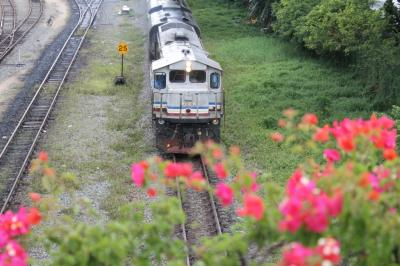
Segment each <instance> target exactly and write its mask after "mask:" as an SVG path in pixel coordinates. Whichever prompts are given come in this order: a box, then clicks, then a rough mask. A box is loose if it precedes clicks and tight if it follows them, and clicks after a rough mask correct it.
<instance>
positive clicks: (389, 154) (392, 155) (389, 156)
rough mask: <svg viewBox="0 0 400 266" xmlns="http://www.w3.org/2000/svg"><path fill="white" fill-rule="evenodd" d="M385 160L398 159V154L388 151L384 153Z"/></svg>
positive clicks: (392, 150)
mask: <svg viewBox="0 0 400 266" xmlns="http://www.w3.org/2000/svg"><path fill="white" fill-rule="evenodd" d="M383 158H385V160H388V161H392V160H394V159H396V158H397V153H396V151H395V150H394V149H386V150H384V151H383Z"/></svg>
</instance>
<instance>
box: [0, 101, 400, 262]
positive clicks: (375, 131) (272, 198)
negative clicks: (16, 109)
mask: <svg viewBox="0 0 400 266" xmlns="http://www.w3.org/2000/svg"><path fill="white" fill-rule="evenodd" d="M395 113H396V114H397V110H396V111H395ZM284 115H285V117H284V118H283V119H280V120H279V122H278V124H279V126H280V127H281V128H282V132H283V133H279V132H275V133H274V134H273V135H272V136H271V137H272V139H273V140H274V141H275V142H277V145H288V146H290V147H292V149H293V152H296V153H299V154H301V155H303V157H304V162H303V163H302V164H301V165H299V166H298V167H297V169H295V170H294V172H293V174H292V176H291V177H290V178H289V179H288V182H287V184H286V187H285V189H284V190H282V189H281V188H280V187H279V186H277V185H276V184H274V183H273V182H271V181H270V179H269V178H268V176H267V175H261V176H260V175H257V174H256V173H254V172H253V171H250V170H248V169H247V168H246V167H245V166H244V163H243V161H242V160H241V158H240V150H239V148H237V147H232V148H231V149H230V150H229V152H224V150H223V149H222V147H220V146H218V145H216V144H214V143H211V142H208V143H203V144H197V145H196V147H195V149H194V151H193V152H194V153H195V154H201V156H203V157H204V158H205V161H206V162H207V164H208V166H209V168H210V169H212V170H213V171H214V172H215V174H216V176H217V177H218V179H219V182H218V184H216V186H212V185H209V184H208V183H207V182H206V181H205V179H204V177H203V176H202V175H201V173H199V172H196V171H194V168H193V166H192V165H191V164H190V163H174V162H170V161H164V160H162V159H161V158H159V157H154V158H151V159H149V160H146V161H142V162H138V163H134V164H133V165H132V168H131V169H132V172H131V177H132V181H133V183H134V184H135V185H136V186H138V187H141V188H144V189H145V190H146V191H147V194H148V196H149V197H156V198H157V199H155V201H152V203H150V206H151V215H152V220H151V221H145V218H144V209H143V206H138V205H135V204H128V206H127V207H126V208H124V209H123V211H122V212H121V215H120V216H119V218H118V219H117V220H114V221H109V222H107V223H106V224H105V225H100V224H97V225H87V224H84V223H82V222H77V219H78V218H79V217H81V215H82V213H83V212H84V211H85V209H86V208H87V203H86V204H84V203H82V200H79V199H77V200H76V201H75V204H73V205H72V206H70V207H67V208H68V210H69V211H66V210H63V211H60V210H57V211H56V212H54V213H53V214H52V215H51V216H47V217H46V219H49V218H50V219H52V218H54V216H55V215H56V213H57V214H58V215H59V214H62V216H61V217H59V216H58V220H59V221H53V223H54V222H55V225H53V226H52V228H50V230H46V232H45V234H43V238H42V240H44V241H46V242H47V244H48V245H47V247H48V249H49V250H51V254H52V255H53V260H52V261H51V265H57V266H58V265H63V266H69V265H71V266H73V265H74V266H75V265H76V266H78V265H80V266H85V265H87V266H89V265H151V264H152V263H154V262H155V263H158V264H161V263H167V264H168V265H184V259H185V256H186V252H187V251H188V249H192V250H194V252H195V254H196V257H197V258H198V265H232V266H235V265H270V264H269V263H268V261H269V259H270V256H271V254H276V252H279V251H280V252H281V256H279V258H278V260H279V261H280V262H279V263H278V265H280V266H292V265H296V266H300V265H302V266H321V265H339V264H340V263H342V262H343V263H348V262H349V261H350V262H351V264H352V265H371V266H372V265H398V264H399V254H398V253H399V248H398V247H399V244H400V243H399V239H400V214H399V212H398V208H399V207H400V205H399V201H398V195H399V193H400V174H399V173H400V159H399V158H398V155H397V152H396V138H397V131H396V129H395V128H394V126H395V123H394V121H393V120H391V119H389V118H388V117H386V116H382V117H380V118H377V117H376V116H374V115H373V116H371V118H370V119H368V120H363V119H355V120H350V119H344V120H343V121H340V122H339V121H336V122H334V123H333V124H332V125H325V126H323V127H318V118H317V116H316V115H314V114H306V115H304V116H303V117H302V118H299V117H297V115H296V112H295V111H294V110H291V109H289V110H287V111H285V112H284ZM32 174H36V175H39V176H43V179H42V180H43V185H44V188H46V190H47V191H48V192H51V193H54V192H57V194H58V195H59V193H63V191H64V190H65V188H66V186H65V181H67V182H66V183H70V184H71V185H72V186H73V184H74V182H73V180H74V179H73V178H71V177H70V176H69V175H61V176H58V175H57V174H56V172H55V171H54V170H53V169H52V168H51V167H50V164H49V163H48V161H47V156H44V155H43V153H42V154H41V157H40V158H39V159H38V160H35V161H34V162H33V165H32ZM228 176H234V177H235V178H233V179H232V180H231V181H229V178H228ZM177 182H178V183H179V184H181V185H182V186H186V187H189V188H192V189H193V190H197V191H199V190H208V191H210V192H211V193H213V194H214V195H215V197H216V198H217V199H218V200H219V201H220V203H221V205H222V206H226V207H228V206H232V205H235V206H236V207H237V209H236V214H237V215H238V216H240V217H242V220H241V221H240V222H238V224H237V225H235V227H234V228H233V229H232V233H229V234H228V233H226V234H223V235H222V236H216V237H210V238H207V239H204V240H203V241H202V242H201V243H200V244H199V245H198V246H193V247H185V244H184V243H183V242H182V241H181V240H179V239H177V238H176V237H175V236H174V231H175V230H174V229H175V227H176V226H177V225H179V224H181V223H183V222H184V221H185V217H184V214H183V213H182V211H181V209H180V205H179V203H178V200H176V199H174V198H169V197H168V196H167V195H166V193H167V192H166V191H167V189H166V187H169V186H170V187H175V185H176V183H177ZM193 190H192V192H190V193H195V192H193ZM32 198H35V201H36V204H37V206H38V207H39V208H41V209H42V211H43V213H47V212H48V210H51V208H52V207H54V201H56V200H57V199H58V198H59V196H57V195H56V196H55V197H53V198H52V196H51V195H46V196H44V197H42V198H41V197H40V196H37V195H36V196H35V197H32ZM72 199H74V197H72ZM46 210H47V211H46ZM20 213H22V214H23V213H24V210H23V209H22V211H20ZM37 214H38V212H36V216H35V217H36V219H35V221H38V217H37ZM9 217H10V218H11V219H8V218H7V219H4V217H1V218H2V219H0V222H2V221H4V220H5V221H11V222H14V221H15V219H14V218H13V215H9ZM39 220H40V219H39ZM17 222H18V221H17ZM6 224H8V223H6ZM3 225H4V223H3ZM4 228H8V227H4V226H2V227H0V232H1V233H4V232H5V230H4ZM11 228H14V227H11ZM254 247H255V248H256V249H254ZM251 249H252V250H253V252H254V251H255V252H256V254H254V253H252V255H253V256H249V252H250V250H251ZM12 254H14V253H12ZM21 254H23V253H22V252H21ZM255 258H256V259H255ZM10 265H14V264H10ZM18 265H26V261H24V262H22V263H20V264H18Z"/></svg>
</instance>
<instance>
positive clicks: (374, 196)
mask: <svg viewBox="0 0 400 266" xmlns="http://www.w3.org/2000/svg"><path fill="white" fill-rule="evenodd" d="M380 197H381V193H380V192H379V191H376V190H372V191H371V192H370V193H369V194H368V199H369V200H371V201H379V199H380Z"/></svg>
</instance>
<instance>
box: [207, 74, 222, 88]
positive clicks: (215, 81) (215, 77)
mask: <svg viewBox="0 0 400 266" xmlns="http://www.w3.org/2000/svg"><path fill="white" fill-rule="evenodd" d="M220 80H221V77H220V75H219V74H218V73H211V75H210V87H211V89H218V88H219V85H220Z"/></svg>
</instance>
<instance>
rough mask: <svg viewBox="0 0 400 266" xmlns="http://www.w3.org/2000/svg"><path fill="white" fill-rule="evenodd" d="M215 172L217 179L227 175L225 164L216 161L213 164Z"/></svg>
mask: <svg viewBox="0 0 400 266" xmlns="http://www.w3.org/2000/svg"><path fill="white" fill-rule="evenodd" d="M214 171H215V174H216V175H217V177H218V178H219V179H225V178H227V177H228V172H227V171H226V169H225V166H224V165H223V164H222V163H217V164H216V165H214Z"/></svg>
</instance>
